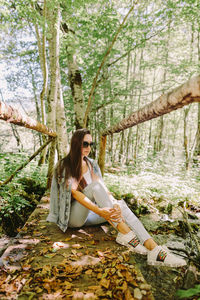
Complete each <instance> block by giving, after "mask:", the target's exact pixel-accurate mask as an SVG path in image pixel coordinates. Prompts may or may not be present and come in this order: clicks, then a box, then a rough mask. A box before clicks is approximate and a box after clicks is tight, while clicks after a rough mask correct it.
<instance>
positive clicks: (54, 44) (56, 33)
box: [47, 0, 60, 189]
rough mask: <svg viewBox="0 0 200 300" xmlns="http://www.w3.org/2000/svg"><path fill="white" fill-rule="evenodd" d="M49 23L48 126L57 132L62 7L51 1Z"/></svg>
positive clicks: (51, 163)
mask: <svg viewBox="0 0 200 300" xmlns="http://www.w3.org/2000/svg"><path fill="white" fill-rule="evenodd" d="M47 21H48V25H49V27H48V34H49V61H50V93H49V97H48V120H47V124H48V126H50V127H51V128H52V129H53V130H56V105H57V97H58V89H59V80H60V76H59V74H60V73H59V67H60V66H59V45H60V44H59V38H60V7H59V4H58V2H57V1H54V0H52V1H49V2H48V6H47ZM55 149H56V142H55V141H53V142H52V143H51V146H50V150H49V165H48V172H47V177H48V180H47V189H48V188H50V186H51V180H52V176H53V168H54V159H55Z"/></svg>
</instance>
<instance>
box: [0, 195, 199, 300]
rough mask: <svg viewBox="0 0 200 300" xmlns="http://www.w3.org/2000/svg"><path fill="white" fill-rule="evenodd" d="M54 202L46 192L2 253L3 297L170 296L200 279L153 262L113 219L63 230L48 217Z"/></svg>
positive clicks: (0, 278) (128, 299) (0, 290)
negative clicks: (120, 237) (134, 249)
mask: <svg viewBox="0 0 200 300" xmlns="http://www.w3.org/2000/svg"><path fill="white" fill-rule="evenodd" d="M48 202H49V198H48V197H43V198H42V200H41V202H40V204H39V205H38V206H37V208H36V209H35V211H34V212H33V213H32V215H31V216H30V217H29V219H28V221H27V222H26V224H25V226H24V227H23V228H22V229H21V230H19V234H18V235H17V237H16V238H14V239H12V240H11V242H10V244H9V246H8V247H7V249H6V250H5V252H4V254H3V255H2V257H1V261H0V262H1V265H2V267H1V271H0V298H1V299H21V300H26V299H74V300H75V299H85V300H86V299H87V300H88V299H91V300H92V299H93V300H94V299H119V300H120V299H122V300H123V299H125V300H131V299H144V300H145V299H147V300H149V299H158V300H162V299H163V300H164V299H167V300H169V299H176V297H175V293H176V290H177V289H179V288H182V287H187V288H188V287H191V285H192V284H194V283H196V279H197V278H196V276H197V274H196V273H197V272H196V271H195V272H196V273H195V272H191V270H190V268H189V267H185V268H178V269H171V268H166V267H160V268H158V267H152V266H151V267H150V266H148V265H147V263H146V258H144V257H143V256H141V255H135V254H133V253H130V251H128V250H127V248H125V247H123V246H119V245H118V244H117V243H116V242H115V238H116V231H115V230H114V229H112V227H111V226H110V225H108V224H107V223H105V224H104V225H101V226H93V227H84V228H82V229H79V230H78V229H68V230H67V232H66V233H63V232H62V231H61V230H60V229H59V228H58V227H57V226H56V225H55V224H53V223H48V222H46V217H47V214H48V209H49V203H48ZM148 218H149V217H148ZM151 224H152V222H151ZM5 243H6V241H5ZM194 273H195V274H194ZM188 284H189V285H188ZM193 299H197V298H193Z"/></svg>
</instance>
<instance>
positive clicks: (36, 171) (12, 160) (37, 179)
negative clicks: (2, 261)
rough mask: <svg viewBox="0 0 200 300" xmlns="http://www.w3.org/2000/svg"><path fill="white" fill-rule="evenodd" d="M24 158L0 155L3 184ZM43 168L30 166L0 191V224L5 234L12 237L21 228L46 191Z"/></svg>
mask: <svg viewBox="0 0 200 300" xmlns="http://www.w3.org/2000/svg"><path fill="white" fill-rule="evenodd" d="M26 158H27V157H26V155H25V154H13V155H12V154H9V155H8V154H0V159H1V165H0V174H1V175H0V179H1V180H2V181H3V180H4V179H6V178H7V177H8V176H9V175H11V174H12V173H13V171H14V170H15V169H16V167H17V166H18V165H21V164H22V163H23V162H24V161H25V160H26ZM45 185H46V166H45V167H38V166H37V165H36V162H34V161H33V162H31V163H30V165H28V166H27V167H26V168H25V169H23V170H22V171H21V172H20V173H18V174H17V176H16V177H15V178H14V179H13V180H12V182H10V183H8V184H7V185H5V186H2V187H1V189H0V222H1V223H2V227H3V230H4V232H5V233H6V234H8V235H10V236H14V235H16V233H17V228H19V227H21V226H23V225H24V223H25V221H26V220H27V218H28V216H29V215H30V213H31V212H32V211H33V210H34V208H35V207H36V205H37V204H38V201H39V200H40V198H41V197H42V195H43V194H44V192H45V190H46V188H45Z"/></svg>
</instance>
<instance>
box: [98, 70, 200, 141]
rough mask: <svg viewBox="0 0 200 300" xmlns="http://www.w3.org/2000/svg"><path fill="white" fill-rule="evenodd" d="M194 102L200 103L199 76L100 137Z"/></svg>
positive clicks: (135, 113)
mask: <svg viewBox="0 0 200 300" xmlns="http://www.w3.org/2000/svg"><path fill="white" fill-rule="evenodd" d="M194 102H200V75H198V76H195V77H193V78H191V79H190V80H188V81H187V82H186V83H184V84H182V85H181V86H179V87H177V88H175V89H174V90H172V91H171V92H168V93H166V94H164V95H162V96H160V97H159V98H158V99H157V100H155V101H153V102H151V103H149V104H147V105H145V106H144V107H143V108H141V109H139V110H138V111H136V112H133V113H132V114H131V115H129V117H127V118H125V119H123V120H122V121H120V122H119V123H117V124H116V125H114V126H112V127H110V128H108V129H107V130H105V131H103V133H102V135H104V136H106V135H109V134H111V133H116V132H120V131H122V130H124V129H126V128H130V127H132V126H135V125H137V124H140V123H143V122H145V121H148V120H151V119H154V118H157V117H159V116H162V115H164V114H167V113H170V112H171V111H174V110H176V109H178V108H181V107H183V106H185V105H188V104H190V103H194Z"/></svg>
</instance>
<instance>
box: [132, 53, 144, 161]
mask: <svg viewBox="0 0 200 300" xmlns="http://www.w3.org/2000/svg"><path fill="white" fill-rule="evenodd" d="M142 61H143V49H142V50H141V56H140V62H139V68H140V67H141V65H142ZM140 72H141V70H140ZM143 80H144V69H143V73H142V75H141V76H140V81H143ZM141 94H142V89H141V88H140V90H139V95H138V103H137V108H138V109H139V107H140V100H141ZM139 139H140V132H139V125H137V128H136V137H135V148H134V154H133V159H134V163H135V166H136V165H137V157H138V145H139Z"/></svg>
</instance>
